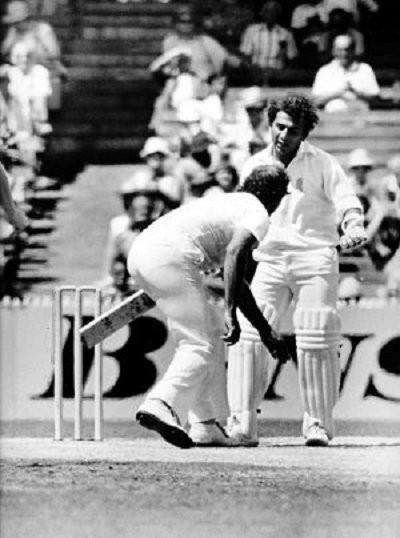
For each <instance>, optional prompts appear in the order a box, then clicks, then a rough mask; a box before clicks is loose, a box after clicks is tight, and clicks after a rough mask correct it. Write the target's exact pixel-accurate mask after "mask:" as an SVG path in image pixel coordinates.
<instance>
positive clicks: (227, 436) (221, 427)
mask: <svg viewBox="0 0 400 538" xmlns="http://www.w3.org/2000/svg"><path fill="white" fill-rule="evenodd" d="M215 425H216V426H217V428H218V429H219V430H220V431H221V433H222V434H223V435H224V437H226V439H229V435H228V434H227V433H226V430H225V428H224V427H223V426H222V424H220V423H219V422H218V420H216V421H215Z"/></svg>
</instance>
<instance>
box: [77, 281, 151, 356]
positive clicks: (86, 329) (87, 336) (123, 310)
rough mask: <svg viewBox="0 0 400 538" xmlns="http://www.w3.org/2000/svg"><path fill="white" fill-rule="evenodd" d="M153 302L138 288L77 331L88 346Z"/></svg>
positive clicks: (146, 309) (116, 329)
mask: <svg viewBox="0 0 400 538" xmlns="http://www.w3.org/2000/svg"><path fill="white" fill-rule="evenodd" d="M155 304H156V303H155V302H154V301H153V299H152V298H151V297H149V296H148V295H147V293H145V292H144V291H143V290H139V291H138V292H136V293H134V294H133V295H131V296H130V297H128V298H127V299H125V300H123V301H122V302H121V303H120V304H118V305H116V306H114V307H113V308H111V309H110V310H108V311H107V312H104V314H101V316H99V317H97V318H95V319H94V320H93V321H91V322H90V323H88V324H87V325H84V326H83V327H82V328H81V329H80V331H79V333H80V336H81V339H82V340H83V341H84V342H85V344H86V346H87V347H88V348H92V347H94V346H95V345H96V344H98V343H100V342H101V341H102V340H104V339H105V338H107V337H108V336H110V335H111V334H113V333H114V332H115V331H118V329H121V328H122V327H123V326H124V325H127V324H128V323H130V322H131V321H133V320H134V319H135V318H137V317H138V316H140V315H142V314H145V313H146V312H147V311H148V310H150V309H151V308H153V307H154V306H155Z"/></svg>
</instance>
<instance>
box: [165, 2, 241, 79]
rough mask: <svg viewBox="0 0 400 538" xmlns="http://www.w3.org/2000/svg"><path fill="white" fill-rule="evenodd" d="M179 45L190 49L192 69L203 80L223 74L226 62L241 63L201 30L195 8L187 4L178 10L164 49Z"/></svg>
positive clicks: (234, 64) (231, 63) (166, 37)
mask: <svg viewBox="0 0 400 538" xmlns="http://www.w3.org/2000/svg"><path fill="white" fill-rule="evenodd" d="M177 46H184V47H185V48H188V49H189V50H190V53H191V58H192V71H193V72H194V73H195V74H196V75H197V76H198V77H200V79H201V80H203V81H207V80H208V79H209V78H210V77H212V76H214V75H221V74H222V73H223V70H224V66H225V65H226V64H228V65H232V66H234V67H235V66H238V65H239V64H240V60H239V59H238V58H237V57H236V56H233V55H232V54H230V53H229V52H228V51H227V50H226V49H225V48H224V47H223V46H222V45H220V44H219V43H218V41H216V40H215V39H213V38H212V37H210V36H208V35H206V34H203V33H201V32H200V30H199V25H198V24H195V22H194V16H193V10H192V9H191V8H190V7H187V6H186V7H182V8H181V9H180V10H179V11H178V12H177V15H176V19H175V28H174V31H173V32H171V33H170V34H167V35H166V36H165V38H164V41H163V45H162V49H163V52H167V51H168V50H170V49H172V48H174V47H177Z"/></svg>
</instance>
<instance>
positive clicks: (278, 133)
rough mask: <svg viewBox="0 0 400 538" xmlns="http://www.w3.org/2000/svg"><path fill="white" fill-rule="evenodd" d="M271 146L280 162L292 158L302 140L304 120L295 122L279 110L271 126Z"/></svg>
mask: <svg viewBox="0 0 400 538" xmlns="http://www.w3.org/2000/svg"><path fill="white" fill-rule="evenodd" d="M271 133H272V144H273V147H274V150H275V153H276V156H277V157H278V158H279V159H280V160H285V158H287V157H293V156H294V155H295V154H296V152H297V150H298V149H299V146H300V143H301V142H302V140H304V138H305V137H304V120H303V119H301V120H300V121H298V122H295V121H294V120H293V119H292V118H291V117H290V116H289V114H286V112H283V111H282V110H280V111H279V112H278V113H277V115H276V116H275V119H274V121H273V123H272V126H271Z"/></svg>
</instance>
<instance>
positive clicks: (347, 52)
mask: <svg viewBox="0 0 400 538" xmlns="http://www.w3.org/2000/svg"><path fill="white" fill-rule="evenodd" d="M333 56H334V57H335V59H336V60H337V61H338V62H339V63H340V65H341V66H343V67H349V65H351V64H352V63H353V61H354V46H353V45H352V43H349V44H347V45H346V44H336V45H335V46H334V47H333Z"/></svg>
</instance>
